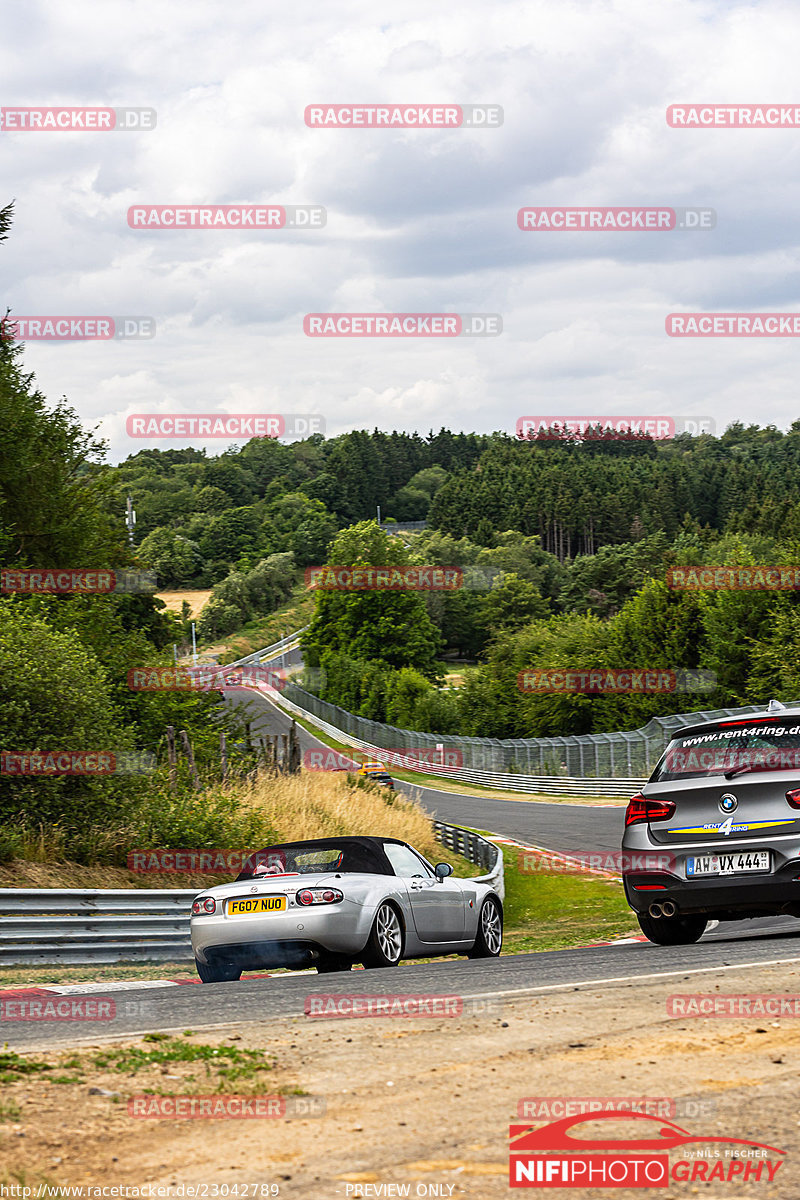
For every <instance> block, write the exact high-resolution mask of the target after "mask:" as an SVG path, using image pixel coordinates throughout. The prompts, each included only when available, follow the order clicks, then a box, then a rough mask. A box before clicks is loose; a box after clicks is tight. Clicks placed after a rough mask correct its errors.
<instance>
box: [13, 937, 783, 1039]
mask: <svg viewBox="0 0 800 1200" xmlns="http://www.w3.org/2000/svg"><path fill="white" fill-rule="evenodd" d="M798 933H800V929H798ZM780 962H787V963H789V962H794V963H797V962H800V937H798V935H797V934H795V935H787V934H784V935H780V936H774V937H754V938H746V937H744V938H743V937H741V936H740V937H737V938H734V939H723V938H717V939H714V940H711V941H708V942H705V943H703V942H700V943H698V944H697V945H695V946H669V947H665V946H652V945H650V944H649V943H636V944H626V945H617V946H591V947H587V948H585V949H580V950H556V951H549V952H545V953H542V954H517V955H508V956H507V957H503V958H500V959H491V960H483V961H480V960H478V961H472V962H471V961H469V960H467V959H463V960H462V959H459V960H457V961H454V960H450V961H448V962H441V963H402V964H401V965H400V966H398V967H396V968H394V969H393V970H385V971H380V970H376V971H369V972H367V971H353V972H346V973H345V972H343V973H341V974H336V975H323V976H321V975H317V974H316V972H313V973H311V974H308V975H305V974H304V975H296V976H291V975H289V976H286V977H278V978H271V979H269V978H268V979H251V980H244V981H242V982H239V983H218V984H211V985H202V984H197V986H191V985H187V986H180V987H168V988H166V987H149V986H148V985H147V984H143V985H142V986H141V987H137V988H130V985H129V986H128V990H125V991H118V992H111V991H110V990H109V992H108V993H105V992H102V991H101V989H100V987H99V985H95V986H94V987H93V989H92V993H91V994H92V995H93V996H94V997H95V998H96V997H98V996H99V995H104V996H105V995H112V996H113V998H114V1000H115V1003H116V1016H115V1017H114V1019H113V1021H94V1022H93V1021H82V1022H81V1023H80V1035H79V1037H76V1033H77V1030H76V1024H75V1022H69V1023H68V1024H65V1023H61V1022H58V1021H52V1022H48V1021H16V1022H15V1021H13V1020H10V1019H9V1020H4V1021H3V1040H4V1041H7V1042H8V1044H9V1046H10V1047H11V1048H15V1049H22V1048H26V1047H27V1048H31V1047H34V1046H36V1047H38V1046H44V1045H46V1044H48V1043H51V1044H54V1045H55V1044H59V1043H65V1042H68V1043H69V1044H71V1045H72V1044H77V1042H78V1041H81V1042H87V1041H88V1042H93V1041H97V1039H98V1038H100V1037H102V1038H107V1037H109V1036H112V1037H121V1036H123V1035H128V1036H129V1035H131V1034H135V1033H144V1032H147V1031H151V1030H155V1031H161V1032H176V1033H180V1032H182V1031H183V1030H184V1029H209V1028H214V1027H218V1026H223V1027H225V1026H230V1025H232V1024H237V1023H239V1022H243V1021H263V1020H265V1019H269V1018H281V1017H287V1016H289V1017H291V1016H299V1017H302V1016H303V1013H304V1004H305V999H306V997H307V996H309V995H312V994H314V993H318V992H324V993H327V994H337V993H341V992H345V993H349V994H352V993H356V994H358V995H366V994H369V995H375V996H382V995H388V994H390V993H391V994H395V995H396V994H397V993H403V994H409V993H413V994H417V995H419V994H423V995H424V994H435V995H458V996H461V997H463V998H464V1000H465V1002H466V1000H467V999H468V998H469V997H473V998H476V1003H477V998H482V999H489V998H502V997H503V996H511V995H514V994H516V995H526V994H527V995H530V996H531V997H533V996H535V995H537V994H538V995H547V994H548V993H553V992H558V991H559V990H575V989H578V988H580V987H583V986H591V985H592V984H595V985H596V984H599V983H609V982H610V981H611V982H614V983H617V984H618V985H619V987H620V988H621V989H624V988H625V987H629V986H631V985H632V984H634V983H635V982H637V981H644V980H656V979H658V978H659V977H661V978H665V979H669V978H674V979H675V982H676V983H678V982H679V981H683V980H686V979H690V978H691V977H692V973H694V972H697V973H703V974H706V973H707V972H708V970H709V968H712V969H714V982H715V983H717V984H719V983H720V981H721V980H722V979H724V978H725V975H726V974H727V970H730V971H731V976H732V978H731V990H734V989H735V986H736V985H735V982H734V981H735V977H736V972H735V968H736V967H744V966H767V965H770V964H774V963H780ZM156 970H157V968H156ZM679 990H682V989H679ZM78 994H79V993H78V992H77V989H76V990H75V991H71V992H70V997H71V998H74V997H75V996H76V995H78Z"/></svg>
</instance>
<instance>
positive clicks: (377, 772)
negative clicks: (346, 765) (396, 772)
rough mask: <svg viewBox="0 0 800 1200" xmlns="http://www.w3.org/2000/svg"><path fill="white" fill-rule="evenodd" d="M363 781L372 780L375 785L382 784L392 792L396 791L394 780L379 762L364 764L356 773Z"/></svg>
mask: <svg viewBox="0 0 800 1200" xmlns="http://www.w3.org/2000/svg"><path fill="white" fill-rule="evenodd" d="M356 774H357V775H360V776H361V777H362V778H363V779H370V780H371V781H372V782H373V783H380V784H382V785H383V786H384V787H388V788H389V790H390V791H392V792H393V791H394V780H393V779H392V777H391V775H390V774H389V772H388V771H387V770H386V767H385V766H384V764H383V763H382V762H378V761H377V760H376V761H374V762H365V763H362V764H361V766H360V767H359V768H358V771H357V772H356Z"/></svg>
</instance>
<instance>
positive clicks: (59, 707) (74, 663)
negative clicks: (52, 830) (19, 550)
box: [0, 598, 135, 827]
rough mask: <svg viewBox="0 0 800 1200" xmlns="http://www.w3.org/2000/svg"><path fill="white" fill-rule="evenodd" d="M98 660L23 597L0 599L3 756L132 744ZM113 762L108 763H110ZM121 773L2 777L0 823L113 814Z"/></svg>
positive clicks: (111, 749)
mask: <svg viewBox="0 0 800 1200" xmlns="http://www.w3.org/2000/svg"><path fill="white" fill-rule="evenodd" d="M134 744H135V743H134V738H133V733H132V730H131V728H130V727H129V726H126V724H125V722H124V719H123V717H122V713H121V711H120V710H119V708H118V707H117V706H116V705H115V703H114V701H113V698H112V692H111V688H110V687H109V684H108V681H107V679H106V676H105V673H104V671H103V669H102V667H101V665H100V663H99V662H98V660H97V658H96V657H95V655H94V654H92V653H91V651H89V650H87V649H86V648H85V646H84V645H83V644H82V643H81V642H80V641H79V640H77V639H76V638H75V636H74V634H72V633H61V632H59V631H57V630H54V629H52V628H51V627H50V626H49V625H48V624H47V622H46V621H44V620H42V618H41V617H40V616H38V615H37V614H36V612H35V610H34V609H33V608H31V606H30V605H29V604H28V603H27V600H25V599H18V598H15V599H13V600H0V746H2V748H3V751H4V752H6V753H19V754H25V753H30V752H32V751H39V752H45V751H68V752H86V751H97V752H104V753H106V754H108V755H111V756H112V757H113V756H114V755H115V754H118V753H119V752H120V751H125V750H129V749H131V748H132V747H133V746H134ZM109 764H110V765H113V764H112V763H111V760H109ZM125 790H126V782H125V779H124V777H122V776H120V775H114V774H108V775H105V776H104V775H83V776H82V775H80V774H61V775H53V776H51V777H49V778H46V777H43V776H41V775H39V776H31V775H22V774H12V775H5V776H3V777H0V819H2V821H3V822H6V823H7V822H13V821H15V820H17V819H26V818H32V819H33V821H35V822H39V821H53V822H55V821H58V822H62V823H63V824H64V825H67V826H70V825H75V824H80V825H82V826H84V827H85V826H86V825H87V824H88V823H90V822H92V821H97V820H100V819H102V818H103V817H104V816H106V815H107V814H108V813H109V812H110V811H113V810H114V808H115V806H116V805H117V804H118V803H119V802H121V798H122V796H123V795H124V792H125Z"/></svg>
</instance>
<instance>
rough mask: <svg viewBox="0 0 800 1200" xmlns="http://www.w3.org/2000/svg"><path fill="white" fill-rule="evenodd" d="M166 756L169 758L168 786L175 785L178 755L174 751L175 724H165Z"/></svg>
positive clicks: (172, 786)
mask: <svg viewBox="0 0 800 1200" xmlns="http://www.w3.org/2000/svg"><path fill="white" fill-rule="evenodd" d="M167 756H168V758H169V786H170V787H171V788H174V787H175V784H176V783H177V780H178V774H177V762H178V756H177V754H176V753H175V726H174V725H168V726H167Z"/></svg>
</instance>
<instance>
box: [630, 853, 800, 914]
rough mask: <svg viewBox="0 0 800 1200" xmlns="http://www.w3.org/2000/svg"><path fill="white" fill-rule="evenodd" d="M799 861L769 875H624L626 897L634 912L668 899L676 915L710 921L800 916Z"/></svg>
mask: <svg viewBox="0 0 800 1200" xmlns="http://www.w3.org/2000/svg"><path fill="white" fill-rule="evenodd" d="M799 877H800V860H798V861H795V862H793V863H786V864H785V865H784V866H783V867H781V868H780V869H779V870H778V871H774V872H772V873H770V874H752V875H746V874H736V875H710V876H708V877H705V878H701V879H679V878H678V877H677V876H675V875H670V874H666V873H665V874H660V873H656V872H654V873H649V874H642V873H633V872H629V873H627V874H625V875H623V884H624V887H625V896H626V899H627V901H628V904H629V905H630V906H631V908H632V909H633V910H634V912H636V913H646V912H647V911H648V909H649V907H650V905H651V904H653V903H655V904H663V903H664V901H665V900H671V901H672V902H673V903H674V904H675V905H676V906H677V909H678V912H679V913H683V914H685V915H688V914H691V913H703V914H704V915H706V916H708V917H709V919H715V920H725V919H726V918H741V917H748V916H751V917H759V916H770V915H778V914H781V913H785V914H788V915H790V916H796V917H800V878H799Z"/></svg>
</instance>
